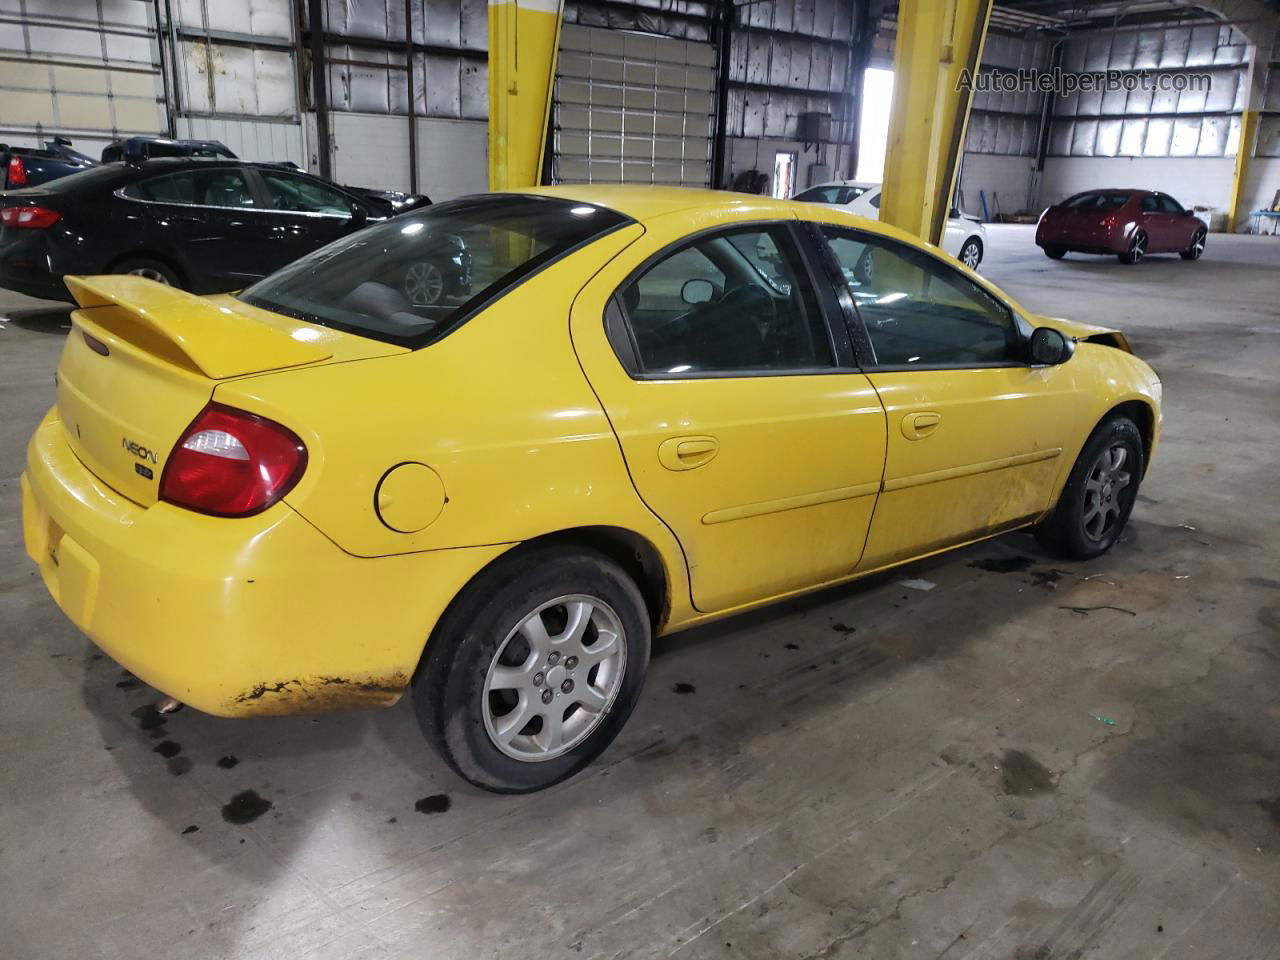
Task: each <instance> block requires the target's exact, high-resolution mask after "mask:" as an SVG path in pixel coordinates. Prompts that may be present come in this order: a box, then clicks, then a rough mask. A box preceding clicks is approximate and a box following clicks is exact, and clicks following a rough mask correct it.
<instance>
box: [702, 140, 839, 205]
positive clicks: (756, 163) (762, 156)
mask: <svg viewBox="0 0 1280 960" xmlns="http://www.w3.org/2000/svg"><path fill="white" fill-rule="evenodd" d="M780 151H781V152H791V153H794V154H795V155H796V192H797V193H799V192H800V191H801V190H803V189H805V188H806V187H811V186H813V185H814V184H815V183H823V182H825V181H827V180H841V179H844V178H845V177H846V176H847V175H848V165H849V153H848V148H846V147H839V146H836V145H835V144H830V143H827V144H819V145H818V146H817V147H816V152H815V147H813V146H812V145H811V146H810V147H809V149H808V150H807V151H806V150H805V149H804V144H803V143H800V142H799V141H797V140H775V139H772V138H768V137H729V138H728V143H727V149H726V151H725V152H726V156H727V162H728V164H729V176H728V177H727V181H728V182H729V183H730V184H732V183H733V178H734V177H735V176H737V175H738V174H739V173H742V172H743V171H744V170H759V171H760V172H761V173H763V174H764V175H765V176H766V177H768V178H769V183H770V187H771V188H772V184H773V155H774V154H775V153H777V152H780ZM822 168H825V171H824V170H823V169H822Z"/></svg>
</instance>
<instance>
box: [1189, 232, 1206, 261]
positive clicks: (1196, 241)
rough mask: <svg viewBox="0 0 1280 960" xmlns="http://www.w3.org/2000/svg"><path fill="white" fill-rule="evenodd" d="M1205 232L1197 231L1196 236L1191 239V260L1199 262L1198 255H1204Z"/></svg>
mask: <svg viewBox="0 0 1280 960" xmlns="http://www.w3.org/2000/svg"><path fill="white" fill-rule="evenodd" d="M1204 241H1205V232H1204V231H1203V230H1197V231H1196V235H1195V236H1194V237H1192V238H1191V259H1192V260H1199V259H1200V255H1201V254H1202V253H1204Z"/></svg>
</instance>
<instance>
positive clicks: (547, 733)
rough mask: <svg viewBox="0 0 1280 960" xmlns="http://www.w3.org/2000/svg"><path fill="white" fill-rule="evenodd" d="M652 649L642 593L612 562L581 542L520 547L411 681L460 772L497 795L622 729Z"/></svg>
mask: <svg viewBox="0 0 1280 960" xmlns="http://www.w3.org/2000/svg"><path fill="white" fill-rule="evenodd" d="M579 625H580V626H579ZM575 627H577V629H575ZM601 644H604V646H601ZM649 649H650V625H649V615H648V611H647V609H646V607H645V603H644V598H643V597H642V596H641V594H640V591H639V589H638V588H637V587H636V584H635V583H634V582H633V581H632V580H631V578H630V577H628V576H627V574H626V573H625V572H624V571H623V570H622V568H621V567H619V566H618V565H617V564H616V563H614V562H613V561H612V560H610V559H609V558H608V557H606V556H604V555H603V554H599V553H596V552H595V551H593V550H589V549H585V548H578V547H545V548H540V549H536V550H532V551H530V550H517V551H515V552H513V553H511V554H508V555H507V556H505V557H502V558H500V559H499V560H498V561H497V562H496V563H494V564H493V565H492V566H491V567H489V569H488V570H485V571H484V572H482V573H481V574H480V575H479V576H477V577H476V579H475V580H473V581H472V582H471V583H470V584H469V585H468V586H467V587H466V588H465V589H464V590H463V591H462V593H461V594H459V596H458V598H457V599H456V600H455V601H454V602H453V604H452V605H451V606H450V608H449V610H448V612H446V614H445V615H444V617H443V618H442V619H441V621H440V623H439V624H438V625H437V627H436V630H435V632H434V633H433V635H432V638H431V640H430V642H429V643H428V645H427V650H426V654H425V656H424V660H423V663H422V665H421V666H420V667H419V668H418V672H417V674H416V675H415V676H414V679H413V707H414V713H415V714H416V716H417V718H418V724H419V726H420V727H421V728H422V732H423V734H424V735H425V736H426V738H427V740H428V742H430V744H431V745H432V747H433V748H434V749H435V750H436V752H437V753H439V754H440V756H441V758H443V760H444V761H445V762H446V763H447V764H449V766H450V767H452V768H453V769H454V771H455V772H456V773H457V774H458V775H459V776H460V777H462V778H463V779H464V780H466V781H468V782H469V783H472V784H474V785H475V786H477V787H480V788H482V789H484V790H491V791H493V792H495V793H528V792H530V791H533V790H541V789H543V788H544V787H549V786H551V785H552V784H554V783H558V782H559V781H561V780H564V779H565V778H567V777H570V776H572V775H573V774H575V773H577V772H578V771H580V770H581V769H582V768H583V767H585V766H587V765H588V764H589V763H591V761H592V760H594V759H595V758H596V757H597V756H599V755H600V753H601V752H602V751H603V750H604V749H605V748H606V747H607V746H608V745H609V744H610V743H611V742H612V741H613V739H614V737H616V736H617V735H618V732H619V731H620V730H621V729H622V726H623V724H625V723H626V721H627V717H628V716H630V714H631V711H632V709H633V708H634V707H635V705H636V702H637V700H638V699H639V697H640V690H641V688H642V687H643V685H644V677H645V673H646V671H647V669H648V665H649Z"/></svg>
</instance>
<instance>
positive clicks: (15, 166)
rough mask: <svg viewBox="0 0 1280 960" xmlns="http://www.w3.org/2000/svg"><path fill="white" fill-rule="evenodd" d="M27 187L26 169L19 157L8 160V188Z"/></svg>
mask: <svg viewBox="0 0 1280 960" xmlns="http://www.w3.org/2000/svg"><path fill="white" fill-rule="evenodd" d="M26 185H27V168H26V167H24V166H23V165H22V158H21V157H10V158H9V186H11V187H25V186H26Z"/></svg>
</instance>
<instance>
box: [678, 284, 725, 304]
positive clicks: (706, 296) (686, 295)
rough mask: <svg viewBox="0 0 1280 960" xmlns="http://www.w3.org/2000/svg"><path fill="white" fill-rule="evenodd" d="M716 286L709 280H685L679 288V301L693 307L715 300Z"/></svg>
mask: <svg viewBox="0 0 1280 960" xmlns="http://www.w3.org/2000/svg"><path fill="white" fill-rule="evenodd" d="M715 296H716V285H715V284H714V283H712V282H711V281H710V280H699V279H694V280H686V281H685V282H684V285H683V286H682V287H681V288H680V299H681V300H683V301H684V302H685V303H687V304H688V305H689V306H691V307H693V306H696V305H698V304H699V303H710V302H711V301H712V300H714V299H715Z"/></svg>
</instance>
